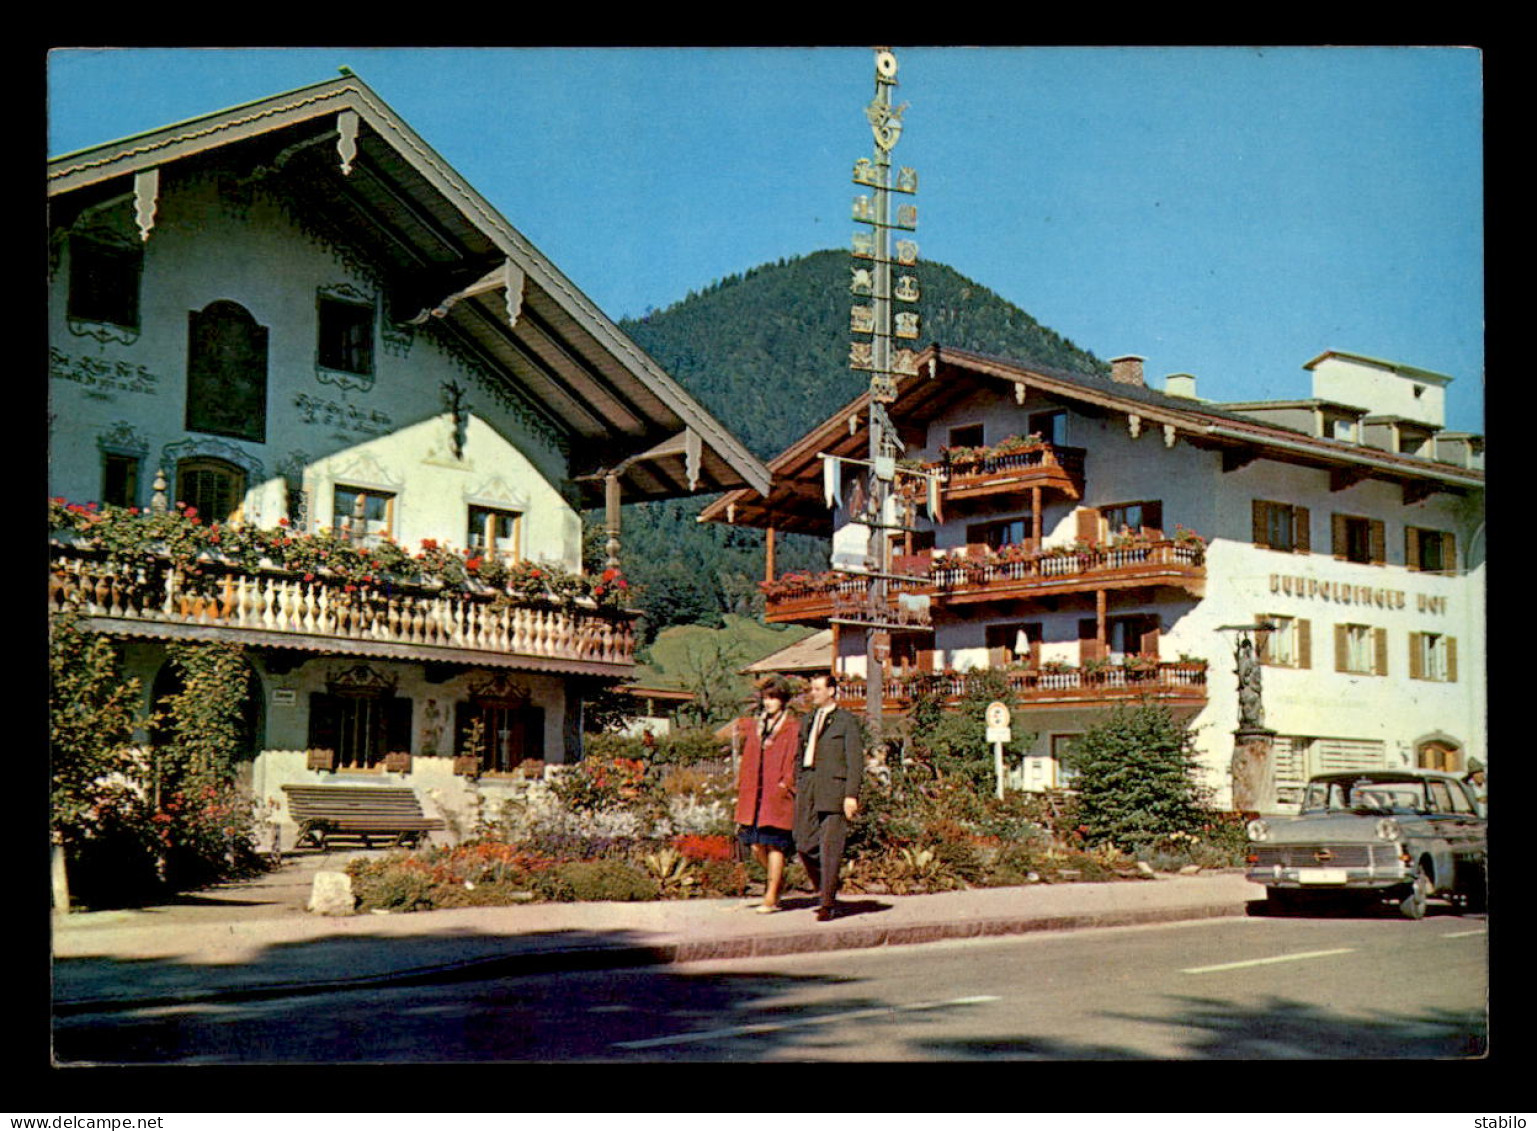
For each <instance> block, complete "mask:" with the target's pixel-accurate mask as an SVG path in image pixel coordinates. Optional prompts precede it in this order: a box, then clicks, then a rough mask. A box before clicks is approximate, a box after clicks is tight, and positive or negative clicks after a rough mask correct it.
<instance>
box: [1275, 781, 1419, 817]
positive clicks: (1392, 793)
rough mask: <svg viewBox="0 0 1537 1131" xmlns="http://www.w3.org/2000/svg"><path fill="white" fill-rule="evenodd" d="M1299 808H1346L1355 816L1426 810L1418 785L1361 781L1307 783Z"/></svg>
mask: <svg viewBox="0 0 1537 1131" xmlns="http://www.w3.org/2000/svg"><path fill="white" fill-rule="evenodd" d="M1302 808H1303V809H1304V810H1308V809H1336V810H1337V809H1348V810H1350V811H1351V812H1354V813H1418V812H1421V811H1423V810H1424V808H1425V791H1424V787H1423V786H1421V785H1420V784H1419V783H1418V782H1404V781H1393V782H1379V781H1371V780H1368V779H1366V778H1360V779H1357V780H1356V781H1350V782H1320V781H1315V782H1309V783H1308V789H1307V796H1306V797H1305V798H1304V799H1303V802H1302Z"/></svg>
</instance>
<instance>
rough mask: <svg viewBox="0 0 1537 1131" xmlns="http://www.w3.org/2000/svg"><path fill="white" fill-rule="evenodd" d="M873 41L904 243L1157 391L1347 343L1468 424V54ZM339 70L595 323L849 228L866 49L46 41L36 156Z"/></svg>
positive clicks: (1473, 132)
mask: <svg viewBox="0 0 1537 1131" xmlns="http://www.w3.org/2000/svg"><path fill="white" fill-rule="evenodd" d="M896 52H897V57H898V60H899V63H900V68H901V69H900V71H899V73H898V79H899V82H900V86H899V87H898V90H897V99H898V101H899V102H907V103H909V107H908V109H907V111H906V114H905V117H904V124H905V128H904V132H903V135H902V140H901V142H900V143H899V144H898V146H897V148H896V150H895V153H894V157H895V160H896V163H898V164H904V165H912V166H914V167H915V168H916V169H917V170H918V173H919V177H920V190H919V194H918V197H917V202H918V205H919V217H920V223H919V230H918V237H917V238H918V242H919V246H920V249H921V253H922V256H923V257H924V258H925V259H933V260H937V261H939V262H943V263H946V264H948V265H950V266H951V267H954V268H955V269H956V270H958V271H960V272H961V273H962V274H963V275H967V276H969V277H970V278H972V279H974V280H976V281H977V282H979V283H981V284H983V285H984V286H987V287H989V288H991V289H992V290H994V291H996V292H997V293H998V294H1000V295H1002V296H1003V297H1004V298H1006V299H1008V300H1010V301H1011V302H1013V303H1015V304H1016V305H1018V306H1020V307H1022V308H1023V309H1025V310H1027V311H1029V312H1030V313H1031V314H1032V315H1033V316H1035V317H1036V318H1037V319H1039V320H1040V321H1041V322H1043V323H1044V324H1046V325H1047V326H1050V327H1051V328H1052V329H1054V330H1056V331H1058V332H1059V333H1061V334H1063V335H1065V336H1067V337H1068V338H1071V339H1072V340H1073V341H1074V342H1076V343H1077V344H1079V345H1080V346H1083V347H1085V348H1087V349H1090V350H1092V351H1093V352H1094V353H1096V354H1098V355H1099V356H1100V357H1103V358H1109V357H1113V356H1117V355H1120V354H1126V353H1134V354H1139V355H1141V356H1143V357H1145V358H1146V359H1147V371H1148V377H1149V380H1150V383H1152V384H1154V385H1155V387H1161V380H1162V377H1163V376H1164V375H1166V374H1168V373H1176V372H1188V373H1193V374H1195V375H1196V376H1197V378H1198V379H1199V391H1200V394H1201V395H1202V396H1203V397H1207V398H1210V399H1214V400H1251V399H1266V398H1280V397H1302V396H1307V395H1308V393H1309V375H1308V373H1307V372H1306V371H1305V370H1303V369H1302V368H1301V366H1302V364H1303V363H1304V362H1306V361H1308V360H1310V359H1311V358H1313V357H1315V356H1316V355H1317V354H1319V353H1321V352H1322V351H1323V350H1325V349H1339V350H1347V351H1352V352H1357V353H1364V354H1368V355H1370V356H1373V357H1381V358H1387V359H1391V360H1394V361H1400V362H1405V363H1408V364H1410V365H1416V366H1419V367H1422V368H1425V369H1431V370H1434V371H1436V372H1440V373H1445V374H1447V375H1449V376H1451V377H1453V378H1455V381H1454V382H1453V384H1452V385H1451V386H1450V388H1449V389H1448V397H1447V406H1448V407H1447V417H1448V419H1447V424H1448V426H1449V427H1452V428H1457V429H1463V430H1467V431H1474V432H1482V431H1483V429H1484V424H1483V372H1484V358H1483V321H1484V315H1483V270H1484V259H1483V213H1482V200H1483V175H1482V164H1483V154H1482V133H1483V124H1482V115H1483V105H1482V73H1481V71H1482V62H1481V59H1480V56H1479V53H1478V52H1477V51H1474V50H1469V49H1455V48H1406V47H1388V48H1279V49H1269V48H1267V49H1251V48H1178V47H1175V48H1147V47H1132V48H1109V47H1105V48H1092V47H1091V48H1001V47H987V48H958V47H941V48H902V47H898V48H897V49H896ZM342 65H346V66H349V67H351V68H352V69H353V70H354V71H355V72H357V74H358V75H359V76H360V77H361V78H362V79H363V80H364V81H365V82H367V83H368V84H369V85H370V86H371V87H372V88H373V89H374V90H375V91H376V92H377V93H378V94H379V95H380V97H382V98H383V99H384V100H385V101H386V102H387V103H389V104H390V106H392V107H393V108H394V109H395V111H396V112H397V113H399V114H400V115H401V116H402V117H403V118H404V119H405V120H406V121H407V122H408V123H409V124H410V125H411V126H412V128H414V129H415V130H416V131H417V132H418V133H419V134H420V135H422V137H423V138H425V139H426V141H427V142H428V143H429V144H431V145H432V146H433V147H434V148H435V149H437V150H438V152H439V153H441V154H442V155H443V156H444V157H445V158H446V159H447V160H448V161H449V162H450V163H451V164H452V165H453V166H454V167H455V168H457V169H458V170H459V171H460V172H461V173H462V174H463V175H464V176H465V177H466V178H467V179H468V180H469V181H470V183H471V184H473V185H474V186H475V187H476V188H477V189H478V190H479V191H480V192H481V193H482V194H483V195H484V196H486V197H487V199H489V200H490V201H491V202H492V203H493V204H494V205H495V206H496V207H497V208H498V209H500V210H501V212H502V213H503V214H504V215H505V216H506V217H507V218H508V220H509V221H510V222H511V223H512V224H513V226H514V227H516V228H518V229H519V230H520V231H522V232H523V233H524V234H525V235H526V236H528V238H529V239H531V240H532V241H533V242H534V243H535V244H536V245H537V246H538V247H539V248H540V249H541V250H542V251H543V252H544V253H545V254H546V255H547V256H549V258H550V259H552V260H553V261H554V262H555V264H556V265H557V266H558V267H560V269H561V270H562V271H564V272H565V273H566V275H567V276H569V277H570V278H571V280H572V281H573V282H574V283H575V284H576V285H577V286H578V287H580V288H581V289H582V290H583V291H585V292H586V293H587V294H588V295H589V296H590V297H591V298H592V299H593V300H594V301H595V302H596V303H597V304H598V305H599V306H600V307H602V308H603V309H604V310H605V311H606V312H607V313H608V314H609V315H610V316H612V317H614V318H615V319H618V318H621V317H624V316H626V315H638V314H642V313H644V312H645V311H646V309H647V308H651V307H654V308H658V309H660V308H663V307H666V306H669V305H671V304H672V303H674V302H676V301H678V300H680V299H682V298H683V297H685V296H686V295H687V294H688V292H689V291H691V290H697V289H700V288H702V287H705V286H708V285H709V284H710V283H712V282H713V281H715V280H717V279H720V278H723V277H725V276H728V275H733V274H739V273H740V272H742V271H744V270H746V269H748V268H750V267H754V266H756V265H758V264H760V263H764V262H768V261H771V260H775V259H779V258H781V257H789V256H795V255H803V254H807V253H809V252H812V251H817V250H820V249H823V248H841V249H846V248H847V247H848V246H849V237H850V235H851V234H852V232H853V230H854V228H855V225H854V224H853V223H852V222H851V221H850V220H849V205H850V201H851V200H852V198H853V196H854V195H855V194H856V190H855V188H854V186H853V185H852V184H850V181H849V174H850V170H851V168H852V166H853V162H854V160H855V159H856V158H858V157H863V156H868V155H869V154H870V152H871V140H870V132H869V129H868V126H867V124H866V122H865V118H864V113H863V109H864V106H865V104H866V103H867V102H869V100H870V98H871V96H872V94H873V91H874V67H873V55H872V52H871V51H870V50H868V49H865V48H843V47H840V48H679V49H662V48H594V49H568V48H558V49H557V48H466V49H457V48H347V47H326V48H314V49H309V48H305V49H294V48H277V49H247V48H225V49H193V48H168V49H138V48H130V49H105V50H59V51H56V52H54V53H53V54H52V55H51V57H50V61H49V152H50V154H59V153H65V152H69V151H71V150H75V149H81V148H85V147H87V146H91V145H95V144H98V143H101V142H105V141H110V140H113V139H116V138H119V137H123V136H126V135H128V134H132V133H137V132H139V131H142V130H146V129H151V128H154V127H156V126H160V125H164V124H166V123H169V122H173V121H180V120H182V119H186V118H191V117H196V116H198V115H200V114H203V113H206V112H210V111H213V110H217V109H223V108H224V107H227V106H232V105H237V104H239V103H242V102H248V101H251V100H253V99H257V98H261V97H264V96H266V95H269V94H273V93H276V92H279V91H282V90H287V89H291V88H293V87H297V86H304V85H307V84H309V83H313V82H318V81H321V80H323V79H327V78H330V77H332V76H334V75H335V74H336V68H337V67H338V66H342ZM831 376H833V377H834V378H842V379H845V380H847V381H848V382H849V388H850V393H851V395H852V394H853V393H854V392H857V391H858V386H859V385H860V382H859V380H858V379H857V378H856V377H855V376H854V375H853V374H851V373H849V374H841V375H840V374H834V375H831Z"/></svg>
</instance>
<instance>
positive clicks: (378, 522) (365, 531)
mask: <svg viewBox="0 0 1537 1131" xmlns="http://www.w3.org/2000/svg"><path fill="white" fill-rule="evenodd" d="M331 530H332V532H333V533H335V534H336V535H337V536H338V537H340V538H350V539H352V540H354V541H358V542H362V543H364V544H369V545H371V544H373V543H375V542H377V541H379V539H381V538H386V537H391V536H393V534H394V530H395V496H394V495H393V494H391V493H390V492H388V491H376V490H374V489H372V488H364V487H343V486H337V488H336V489H335V491H334V492H333V494H332V496H331Z"/></svg>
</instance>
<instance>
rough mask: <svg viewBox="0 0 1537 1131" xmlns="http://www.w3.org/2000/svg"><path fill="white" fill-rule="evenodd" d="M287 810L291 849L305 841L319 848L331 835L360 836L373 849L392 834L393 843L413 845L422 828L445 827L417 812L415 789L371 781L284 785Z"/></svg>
mask: <svg viewBox="0 0 1537 1131" xmlns="http://www.w3.org/2000/svg"><path fill="white" fill-rule="evenodd" d="M283 792H284V793H286V794H287V795H288V815H289V816H290V817H292V818H293V819H294V823H295V824H297V825H298V826H299V835H298V839H296V840H295V841H294V847H295V848H303V847H304V846H305V844H306V843H309V844H312V845H314V846H315V847H316V848H318V849H320V850H321V851H325V849H326V846H327V845H328V844H329V842H330V841H331V840H333V839H337V838H345V839H352V840H361V841H362V842H363V847H365V848H372V847H373V842H374V840H376V839H380V840H382V839H384V838H386V837H393V838H394V839H393V844H394V845H395V846H396V847H401V846H405V845H410V846H412V847H415V846H416V845H417V844H418V843H419V842H420V841H421V839H422V837H424V836H426V835H427V833H429V832H431V831H432V830H433V829H441V828H443V827H444V825H443V821H442V819H441V818H438V817H428V816H425V815H424V814H423V813H422V806H421V802H419V801H418V800H417V798H416V790H414V789H410V788H398V787H392V786H370V785H285V786H284V787H283Z"/></svg>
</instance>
